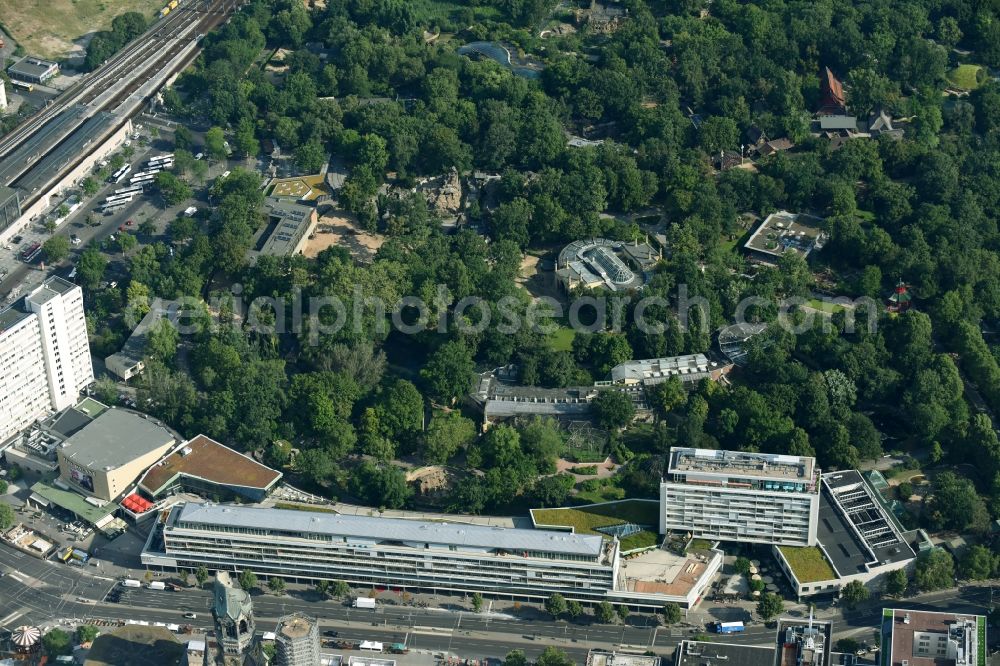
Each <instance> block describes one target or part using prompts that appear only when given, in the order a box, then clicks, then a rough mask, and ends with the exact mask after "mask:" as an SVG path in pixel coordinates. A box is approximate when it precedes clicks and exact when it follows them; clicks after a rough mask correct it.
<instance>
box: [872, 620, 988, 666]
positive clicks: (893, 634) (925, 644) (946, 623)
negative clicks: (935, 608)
mask: <svg viewBox="0 0 1000 666" xmlns="http://www.w3.org/2000/svg"><path fill="white" fill-rule="evenodd" d="M883 625H884V626H883V636H884V637H883V646H885V645H886V644H890V645H891V652H890V653H889V658H888V659H887V660H886V661H885V663H886V664H887V666H899V665H900V664H904V663H908V664H909V666H986V663H987V661H986V644H987V643H986V618H985V617H983V616H980V615H958V614H955V613H934V612H927V611H916V610H900V609H890V608H886V609H885V610H884V611H883ZM886 633H888V634H889V636H885V634H886ZM887 639H889V640H887ZM921 639H922V640H921ZM938 650H942V651H944V655H941V654H940V652H939V651H938Z"/></svg>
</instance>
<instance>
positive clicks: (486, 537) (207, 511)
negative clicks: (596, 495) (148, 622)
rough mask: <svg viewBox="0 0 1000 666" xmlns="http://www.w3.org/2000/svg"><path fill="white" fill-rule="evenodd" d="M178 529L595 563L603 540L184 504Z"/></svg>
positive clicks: (428, 522)
mask: <svg viewBox="0 0 1000 666" xmlns="http://www.w3.org/2000/svg"><path fill="white" fill-rule="evenodd" d="M176 523H193V524H204V525H226V526H228V527H237V528H239V527H246V528H254V529H271V530H276V531H280V532H282V533H287V532H302V533H307V534H326V535H331V536H339V537H348V538H350V537H353V538H357V539H368V540H373V541H408V542H416V543H430V544H440V545H449V546H460V547H467V548H497V549H503V550H510V551H525V550H530V551H543V552H551V553H563V554H567V555H585V556H590V557H594V558H597V557H598V556H599V555H600V554H601V547H602V544H603V541H604V539H603V537H600V536H592V535H582V534H571V533H568V532H556V531H551V530H529V529H517V528H514V529H508V528H503V527H487V526H484V525H468V524H464V523H438V522H430V521H418V520H403V519H400V518H375V517H368V516H346V515H340V514H332V513H320V512H310V511H292V510H289V509H270V508H258V507H245V506H236V505H219V504H194V503H188V504H185V505H184V506H183V507H182V508H181V510H180V514H179V515H178V517H177V520H176Z"/></svg>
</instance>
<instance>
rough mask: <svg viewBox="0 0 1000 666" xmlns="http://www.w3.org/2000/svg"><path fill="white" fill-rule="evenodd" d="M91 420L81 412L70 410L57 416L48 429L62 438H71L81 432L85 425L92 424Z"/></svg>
mask: <svg viewBox="0 0 1000 666" xmlns="http://www.w3.org/2000/svg"><path fill="white" fill-rule="evenodd" d="M93 420H94V419H92V418H90V417H89V416H87V415H86V414H84V413H83V412H81V411H78V410H76V409H72V408H70V409H67V410H66V411H64V412H63V413H62V414H59V415H58V416H57V417H56V418H55V419H54V420H53V422H52V425H51V426H49V429H50V430H54V431H55V432H57V433H59V434H60V435H62V436H63V437H72V436H73V435H75V434H76V433H78V432H80V431H81V430H83V429H84V428H85V427H86V426H87V424H89V423H91V422H93Z"/></svg>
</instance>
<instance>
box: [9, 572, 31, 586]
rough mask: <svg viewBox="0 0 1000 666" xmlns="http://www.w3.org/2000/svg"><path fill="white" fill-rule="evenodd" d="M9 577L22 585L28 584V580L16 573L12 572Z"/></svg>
mask: <svg viewBox="0 0 1000 666" xmlns="http://www.w3.org/2000/svg"><path fill="white" fill-rule="evenodd" d="M8 575H9V576H10V577H11V578H13V579H14V580H16V581H19V582H21V583H24V584H27V582H28V579H27V578H25V577H24V576H23V575H21V574H19V573H17V572H16V571H11V572H10V573H9V574H8Z"/></svg>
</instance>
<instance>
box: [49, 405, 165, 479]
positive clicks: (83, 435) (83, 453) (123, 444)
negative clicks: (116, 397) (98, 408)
mask: <svg viewBox="0 0 1000 666" xmlns="http://www.w3.org/2000/svg"><path fill="white" fill-rule="evenodd" d="M174 441H176V440H175V439H174V436H173V434H172V433H171V432H170V431H169V430H167V428H165V427H164V426H162V425H157V424H156V421H154V420H153V419H152V418H148V419H147V418H143V417H142V416H140V415H138V414H135V413H132V412H129V411H126V410H124V409H109V410H108V411H106V412H104V413H102V414H101V415H100V416H98V417H97V418H96V419H94V420H93V421H92V422H90V423H89V424H87V425H86V426H84V427H83V429H82V430H79V431H78V432H77V433H76V434H75V435H73V436H72V437H70V438H69V439H67V440H66V442H65V444H63V447H62V448H61V449H60V450H61V451H62V455H63V457H65V458H66V459H67V460H70V461H72V462H74V463H76V464H77V465H80V466H81V467H85V468H87V469H92V470H98V469H104V468H110V469H116V468H117V467H120V466H121V465H123V464H125V463H129V462H132V461H133V460H135V459H136V458H137V457H139V456H143V455H145V454H147V453H149V452H151V451H155V450H156V449H158V448H161V447H163V446H165V445H169V444H172V443H173V442H174Z"/></svg>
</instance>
